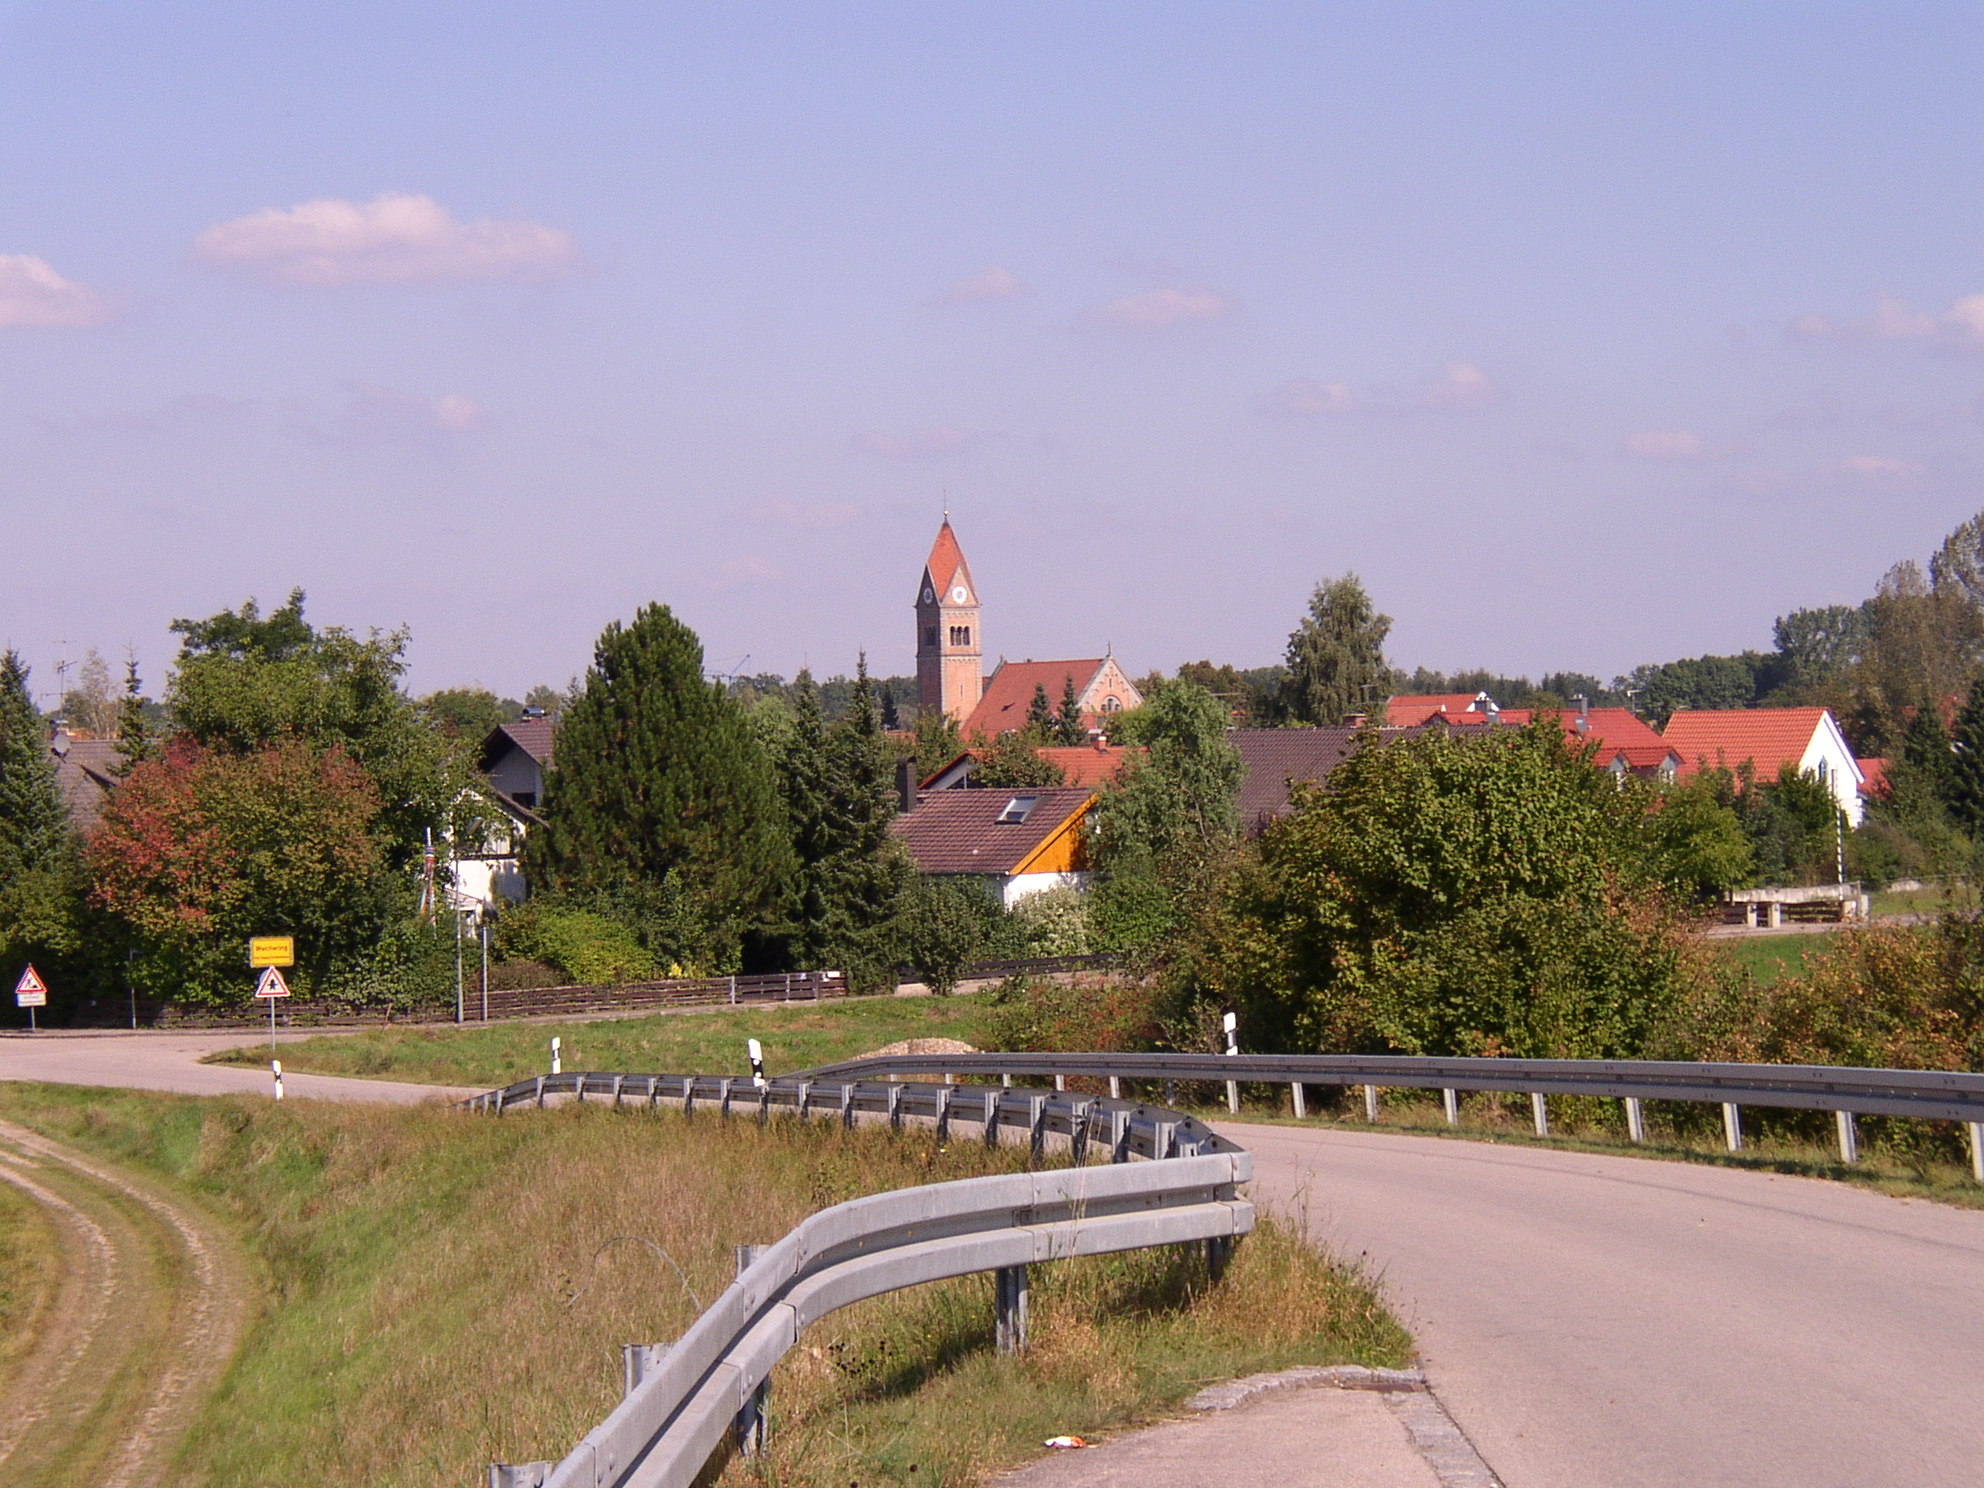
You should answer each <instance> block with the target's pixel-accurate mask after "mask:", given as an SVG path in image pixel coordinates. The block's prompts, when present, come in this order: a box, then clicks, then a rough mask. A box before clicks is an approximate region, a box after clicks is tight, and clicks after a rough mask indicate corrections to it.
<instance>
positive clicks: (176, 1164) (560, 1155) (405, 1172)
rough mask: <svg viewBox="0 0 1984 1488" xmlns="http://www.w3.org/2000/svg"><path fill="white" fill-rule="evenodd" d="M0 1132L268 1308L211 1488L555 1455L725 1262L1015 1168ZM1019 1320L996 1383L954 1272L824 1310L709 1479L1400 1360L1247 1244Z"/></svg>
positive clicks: (1352, 1296)
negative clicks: (179, 1201) (1314, 1367)
mask: <svg viewBox="0 0 1984 1488" xmlns="http://www.w3.org/2000/svg"><path fill="white" fill-rule="evenodd" d="M0 1110H4V1111H5V1112H6V1114H7V1115H9V1116H10V1117H12V1118H13V1119H15V1120H17V1121H21V1122H23V1123H24V1124H29V1125H34V1126H38V1127H40V1128H42V1129H43V1130H45V1131H48V1132H49V1133H50V1134H52V1135H55V1136H57V1137H60V1138H63V1139H65V1140H69V1141H71V1142H74V1143H76V1144H77V1145H80V1146H84V1147H88V1148H91V1149H94V1150H96V1151H98V1152H100V1153H103V1154H105V1155H107V1156H111V1157H113V1158H116V1159H118V1160H121V1161H125V1162H129V1163H132V1164H134V1165H137V1166H140V1167H144V1168H148V1169H150V1170H152V1171H154V1172H157V1173H159V1174H161V1175H163V1176H165V1177H166V1178H168V1179H170V1180H172V1181H175V1182H178V1183H183V1184H185V1185H187V1186H188V1187H190V1188H192V1189H194V1190H196V1191H198V1192H199V1193H201V1194H202V1195H203V1196H205V1197H206V1198H207V1199H208V1200H209V1201H210V1202H211V1203H212V1204H213V1205H214V1206H215V1207H216V1208H218V1209H220V1210H222V1211H224V1212H229V1213H231V1214H232V1215H233V1216H234V1218H235V1219H236V1221H237V1222H238V1223H239V1225H240V1226H241V1228H242V1229H243V1231H244V1232H245V1234H246V1235H247V1237H248V1239H249V1240H250V1242H251V1244H252V1245H253V1247H254V1249H255V1250H256V1252H257V1253H258V1254H259V1256H260V1258H261V1261H262V1264H263V1267H264V1271H265V1283H266V1289H267V1293H268V1305H267V1307H266V1310H265V1312H264V1315H263V1316H262V1318H261V1320H260V1322H259V1323H258V1325H257V1326H256V1328H255V1330H254V1331H253V1333H252V1334H251V1337H250V1339H249V1341H248V1343H247V1344H246V1346H245V1347H244V1349H243V1351H242V1354H241V1356H240V1358H239V1359H238V1360H237V1363H236V1366H235V1368H234V1369H233V1370H232V1371H231V1372H230V1374H229V1375H228V1378H227V1380H226V1381H225V1383H224V1384H223V1386H222V1388H221V1390H220V1392H219V1393H218V1395H217V1396H216V1398H215V1399H214V1401H213V1402H212V1404H211V1405H210V1407H209V1409H208V1410H207V1412H206V1414H205V1416H204V1418H203V1419H202V1421H201V1423H200V1425H199V1426H197V1427H196V1428H195V1431H194V1433H193V1435H192V1437H191V1438H190V1440H189V1443H188V1447H187V1452H186V1458H185V1461H184V1464H183V1467H184V1472H183V1478H184V1480H185V1481H188V1482H200V1483H209V1484H214V1485H222V1488H232V1485H247V1484H267V1483H286V1482H302V1481H315V1480H322V1479H327V1478H351V1479H354V1480H359V1481H365V1482H368V1483H372V1484H376V1485H380V1488H389V1485H401V1484H404V1485H413V1484H420V1485H423V1488H425V1485H446V1484H450V1483H453V1484H460V1485H463V1488H467V1485H468V1484H470V1483H472V1482H474V1481H476V1478H477V1474H478V1473H479V1471H480V1469H481V1467H482V1465H483V1464H484V1463H486V1462H489V1461H493V1460H500V1461H528V1460H532V1459H535V1458H542V1457H553V1458H555V1457H557V1456H559V1455H561V1454H562V1453H563V1452H564V1451H566V1450H567V1449H569V1447H570V1446H571V1445H572V1444H573V1442H575V1441H576V1440H577V1439H578V1437H579V1436H581V1435H582V1434H583V1433H584V1432H585V1431H586V1430H587V1429H589V1428H590V1427H591V1426H592V1425H593V1424H594V1423H595V1422H596V1421H597V1420H598V1419H599V1418H600V1417H601V1416H602V1415H604V1414H605V1412H606V1411H607V1410H608V1409H609V1408H610V1407H611V1406H612V1405H613V1403H614V1402H615V1401H616V1400H617V1398H618V1391H619V1354H618V1346H619V1344H621V1343H622V1342H633V1341H643V1342H655V1341H663V1340H667V1339H670V1338H673V1337H675V1336H677V1335H678V1334H680V1333H681V1332H682V1330H683V1329H684V1328H685V1327H686V1326H687V1325H688V1323H689V1322H690V1321H691V1319H693V1318H694V1316H695V1315H696V1313H697V1311H698V1310H699V1308H698V1301H697V1298H700V1299H701V1300H702V1301H708V1300H709V1299H711V1298H713V1297H714V1296H715V1295H716V1294H717V1292H719V1291H720V1290H721V1289H722V1288H723V1286H724V1285H725V1284H726V1283H727V1282H728V1281H729V1279H730V1277H731V1275H732V1271H733V1263H732V1260H731V1248H732V1247H733V1246H734V1245H735V1244H738V1243H740V1242H746V1241H756V1242H764V1241H770V1240H773V1239H776V1238H777V1237H778V1236H780V1235H781V1234H783V1233H784V1232H785V1231H786V1230H788V1229H789V1228H791V1226H792V1225H794V1224H795V1223H797V1222H798V1220H799V1219H801V1218H802V1217H804V1216H805V1215H806V1214H807V1213H809V1212H811V1211H813V1210H814V1209H817V1208H819V1207H821V1206H823V1205H826V1204H831V1203H835V1202H838V1201H840V1200H842V1199H845V1198H850V1197H854V1196H856V1195H858V1194H862V1193H868V1192H873V1191H876V1190H880V1189H885V1188H894V1187H899V1186H903V1185H906V1184H914V1183H929V1182H937V1181H942V1180H945V1179H949V1178H959V1177H967V1176H973V1175H976V1174H979V1173H983V1172H987V1171H995V1170H1002V1169H1010V1168H1013V1167H1017V1166H1021V1165H1023V1164H1024V1161H1025V1154H1024V1150H1023V1149H1013V1148H1008V1149H1002V1150H1000V1151H998V1152H987V1151H986V1150H985V1149H984V1148H983V1147H982V1146H980V1145H979V1144H977V1143H975V1142H972V1143H958V1144H954V1145H953V1146H951V1147H950V1148H948V1149H947V1150H939V1149H937V1148H936V1147H935V1146H934V1144H933V1143H932V1141H931V1140H930V1137H929V1135H928V1134H927V1133H924V1132H918V1131H909V1132H905V1133H903V1134H901V1135H892V1134H890V1133H889V1132H888V1131H886V1130H885V1129H882V1130H861V1131H857V1132H854V1133H851V1134H850V1133H844V1132H841V1131H840V1130H838V1129H837V1128H834V1127H830V1126H829V1125H827V1124H826V1123H820V1124H817V1125H811V1126H802V1125H800V1124H798V1123H796V1122H792V1121H789V1120H783V1121H775V1122H773V1123H772V1124H771V1125H770V1126H769V1127H767V1128H762V1129H761V1128H759V1127H758V1126H757V1125H756V1124H755V1123H753V1122H749V1121H741V1120H739V1121H732V1122H729V1123H723V1122H720V1121H718V1120H716V1119H715V1118H713V1117H711V1116H707V1115H705V1116H699V1117H697V1118H695V1119H694V1120H693V1121H684V1120H683V1119H682V1118H681V1117H680V1116H678V1115H675V1114H673V1113H663V1114H661V1115H659V1116H648V1115H646V1114H641V1113H636V1112H629V1111H622V1112H614V1111H612V1110H610V1109H602V1108H599V1107H567V1108H565V1109H561V1110H551V1111H545V1112H541V1113H539V1112H528V1113H513V1114H512V1115H510V1116H507V1117H503V1118H501V1119H494V1118H488V1117H472V1116H466V1115H461V1114H457V1113H452V1112H445V1111H440V1110H435V1109H431V1108H430V1109H414V1110H404V1109H401V1110H394V1109H384V1108H358V1107H343V1106H332V1105H328V1104H319V1103H314V1102H291V1103H289V1104H288V1105H286V1106H280V1107H278V1106H274V1105H271V1104H269V1103H267V1102H261V1101H255V1100H249V1099H246V1098H241V1099H229V1100H194V1099H190V1098H181V1097H172V1096H160V1095H150V1094H143V1093H137V1092H131V1093H106V1092H95V1091H81V1090H63V1089H53V1088H48V1087H33V1086H13V1087H7V1088H4V1089H0ZM651 1246H652V1247H659V1249H660V1251H662V1252H665V1256H664V1255H658V1254H657V1253H656V1251H655V1250H654V1249H651V1248H650V1247H651ZM678 1266H679V1267H680V1272H681V1274H680V1275H678V1274H677V1270H676V1267H678ZM692 1293H693V1295H692ZM1034 1298H1035V1314H1034V1316H1035V1324H1034V1326H1035V1337H1036V1339H1037V1341H1038V1346H1037V1348H1036V1349H1035V1350H1034V1351H1033V1352H1032V1353H1031V1354H1030V1355H1029V1356H1027V1357H1026V1358H1025V1359H1022V1360H1018V1361H1014V1360H1001V1359H998V1358H996V1357H995V1356H994V1355H993V1354H992V1352H991V1348H990V1343H991V1340H990V1329H991V1302H990V1283H989V1281H987V1280H984V1279H980V1278H971V1279H968V1280H965V1281H961V1282H956V1283H947V1284H944V1285H940V1286H934V1287H928V1288H924V1289H920V1290H919V1291H916V1292H913V1293H906V1294H901V1295H898V1296H895V1297H891V1298H885V1299H878V1300H877V1301H875V1302H872V1303H868V1304H864V1305H863V1306H862V1307H861V1308H859V1309H854V1310H850V1311H849V1312H848V1313H844V1314H841V1315H838V1316H836V1317H834V1318H830V1319H828V1320H827V1321H826V1322H825V1323H823V1324H822V1325H821V1326H820V1327H818V1328H816V1329H814V1330H813V1331H812V1333H810V1334H809V1335H808V1336H807V1338H806V1339H805V1340H804V1343H803V1345H802V1347H801V1349H800V1350H798V1351H797V1352H795V1354H794V1355H793V1356H792V1357H791V1358H790V1359H789V1360H788V1362H787V1364H786V1365H785V1366H783V1367H782V1369H781V1372H780V1375H779V1377H778V1378H777V1379H776V1381H775V1384H774V1433H775V1434H774V1443H775V1445H774V1450H773V1452H772V1453H771V1454H769V1456H768V1457H767V1458H766V1459H763V1460H762V1461H761V1464H758V1465H746V1464H742V1463H733V1464H732V1465H731V1466H730V1467H729V1468H727V1469H726V1473H727V1475H728V1476H729V1477H730V1478H732V1479H737V1480H739V1481H743V1480H747V1479H751V1478H755V1477H758V1476H761V1475H763V1476H767V1477H768V1478H769V1479H770V1480H775V1481H778V1482H786V1483H795V1484H797V1483H819V1484H821V1485H822V1488H825V1485H828V1484H832V1485H834V1488H842V1485H845V1484H847V1483H849V1482H860V1483H864V1484H865V1483H872V1482H902V1483H909V1484H917V1485H924V1488H928V1485H932V1484H943V1483H956V1482H965V1481H970V1480H971V1479H973V1478H974V1477H975V1476H976V1475H977V1474H978V1473H980V1472H981V1471H982V1470H983V1469H984V1468H985V1467H987V1466H988V1465H991V1464H994V1463H1003V1462H1006V1461H1010V1460H1013V1459H1014V1458H1016V1457H1019V1456H1024V1455H1025V1454H1026V1452H1027V1451H1028V1450H1029V1449H1032V1448H1033V1447H1034V1446H1035V1444H1036V1443H1037V1441H1038V1439H1039V1438H1040V1437H1042V1436H1045V1435H1048V1434H1051V1433H1052V1432H1054V1431H1061V1430H1072V1431H1089V1430H1095V1429H1098V1428H1100V1427H1103V1426H1106V1425H1109V1424H1112V1423H1115V1422H1119V1421H1123V1420H1127V1419H1132V1418H1134V1417H1136V1416H1139V1415H1141V1414H1144V1413H1146V1412H1149V1411H1151V1410H1154V1409H1157V1408H1159V1407H1161V1406H1163V1405H1164V1404H1167V1403H1168V1402H1170V1401H1172V1400H1175V1399H1176V1398H1177V1397H1178V1396H1179V1395H1180V1394H1182V1393H1185V1392H1186V1391H1187V1390H1189V1389H1190V1388H1191V1387H1192V1386H1193V1385H1194V1383H1195V1382H1197V1381H1198V1380H1201V1379H1205V1378H1212V1377H1221V1376H1224V1375H1226V1374H1229V1373H1232V1372H1235V1371H1243V1370H1248V1369H1254V1368H1265V1367H1274V1366H1278V1365H1280V1364H1283V1363H1294V1362H1307V1361H1312V1360H1314V1361H1321V1360H1339V1359H1358V1360H1362V1361H1366V1362H1397V1361H1398V1360H1400V1359H1401V1358H1403V1356H1404V1355H1405V1353H1406V1352H1407V1351H1408V1343H1407V1340H1406V1338H1405V1336H1404V1334H1403V1333H1402V1331H1401V1330H1399V1328H1398V1327H1397V1325H1396V1324H1395V1323H1394V1322H1392V1320H1391V1319H1390V1318H1389V1317H1388V1316H1387V1315H1386V1314H1385V1313H1384V1312H1383V1311H1382V1310H1381V1309H1380V1308H1379V1307H1378V1306H1377V1304H1376V1303H1375V1301H1374V1300H1373V1298H1372V1296H1371V1294H1370V1293H1369V1292H1368V1290H1366V1289H1364V1288H1363V1287H1361V1286H1359V1285H1357V1284H1356V1283H1355V1282H1354V1281H1352V1280H1350V1279H1347V1278H1346V1277H1344V1276H1343V1275H1342V1274H1340V1273H1338V1272H1336V1271H1333V1270H1331V1269H1330V1268H1329V1267H1328V1266H1326V1265H1325V1264H1324V1263H1323V1262H1322V1261H1321V1259H1320V1258H1318V1257H1316V1256H1315V1255H1314V1254H1313V1253H1312V1252H1310V1251H1308V1250H1306V1249H1304V1248H1303V1247H1301V1246H1299V1245H1298V1244H1296V1243H1295V1242H1293V1241H1292V1240H1290V1239H1289V1238H1288V1237H1287V1236H1286V1235H1285V1234H1283V1233H1281V1232H1278V1231H1275V1230H1272V1229H1264V1230H1263V1231H1262V1232H1261V1233H1259V1234H1257V1235H1256V1236H1255V1237H1254V1238H1253V1239H1251V1240H1249V1241H1248V1242H1247V1243H1246V1244H1244V1245H1242V1246H1241V1248H1240V1252H1239V1257H1238V1260H1237V1261H1236V1264H1235V1266H1234V1269H1233V1271H1232V1273H1231V1275H1230V1278H1229V1280H1228V1281H1227V1282H1226V1283H1223V1284H1222V1285H1221V1286H1219V1287H1217V1288H1210V1289H1209V1288H1207V1287H1206V1285H1205V1282H1204V1275H1203V1269H1202V1267H1200V1266H1199V1263H1198V1262H1197V1260H1196V1259H1194V1258H1192V1257H1189V1256H1183V1255H1179V1254H1176V1253H1172V1254H1140V1255H1134V1256H1129V1257H1121V1258H1104V1259H1100V1260H1095V1261H1084V1262H1079V1263H1069V1264H1065V1265H1059V1266H1053V1267H1044V1268H1039V1272H1038V1274H1037V1277H1036V1286H1035V1293H1034Z"/></svg>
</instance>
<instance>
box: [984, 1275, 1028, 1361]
mask: <svg viewBox="0 0 1984 1488" xmlns="http://www.w3.org/2000/svg"><path fill="white" fill-rule="evenodd" d="M1028 1290H1029V1288H1028V1286H1027V1277H1026V1267H1024V1266H1001V1267H1000V1268H999V1269H998V1270H996V1271H994V1272H993V1273H992V1299H993V1303H992V1305H993V1323H992V1336H993V1338H994V1340H995V1341H996V1343H997V1344H998V1348H999V1352H1000V1353H1002V1354H1018V1353H1024V1352H1025V1351H1026V1311H1027V1292H1028Z"/></svg>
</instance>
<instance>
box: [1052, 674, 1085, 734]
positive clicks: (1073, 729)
mask: <svg viewBox="0 0 1984 1488" xmlns="http://www.w3.org/2000/svg"><path fill="white" fill-rule="evenodd" d="M1054 742H1055V743H1056V744H1060V745H1064V746H1066V747H1068V748H1073V747H1074V746H1076V745H1078V744H1086V743H1087V742H1088V726H1087V725H1086V724H1084V723H1083V722H1082V703H1081V699H1080V698H1079V697H1078V696H1076V694H1075V679H1074V676H1073V674H1070V675H1069V676H1068V677H1067V678H1066V679H1064V680H1063V682H1062V684H1061V706H1060V708H1059V709H1058V710H1057V711H1056V712H1055V714H1054Z"/></svg>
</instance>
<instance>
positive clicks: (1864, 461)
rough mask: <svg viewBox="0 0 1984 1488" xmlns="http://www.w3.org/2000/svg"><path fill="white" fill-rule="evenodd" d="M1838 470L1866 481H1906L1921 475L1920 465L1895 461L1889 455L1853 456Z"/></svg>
mask: <svg viewBox="0 0 1984 1488" xmlns="http://www.w3.org/2000/svg"><path fill="white" fill-rule="evenodd" d="M1839 468H1840V469H1841V470H1843V471H1845V472H1846V473H1847V474H1848V475H1853V476H1858V477H1859V478H1860V479H1862V480H1868V481H1897V480H1908V479H1910V478H1912V477H1914V476H1917V475H1920V474H1921V473H1922V467H1921V466H1920V465H1917V464H1915V463H1913V462H1912V461H1909V460H1897V459H1895V458H1893V457H1892V456H1890V455H1855V456H1853V457H1852V458H1851V459H1849V460H1845V461H1842V462H1841V464H1840V467H1839Z"/></svg>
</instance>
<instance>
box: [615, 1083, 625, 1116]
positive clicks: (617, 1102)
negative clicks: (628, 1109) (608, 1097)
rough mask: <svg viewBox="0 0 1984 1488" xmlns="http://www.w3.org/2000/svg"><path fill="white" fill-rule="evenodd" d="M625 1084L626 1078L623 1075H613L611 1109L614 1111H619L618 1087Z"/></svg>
mask: <svg viewBox="0 0 1984 1488" xmlns="http://www.w3.org/2000/svg"><path fill="white" fill-rule="evenodd" d="M626 1082H627V1077H626V1076H625V1075H615V1076H614V1077H613V1109H614V1110H616V1111H617V1110H619V1109H620V1087H621V1086H622V1085H624V1084H626Z"/></svg>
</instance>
